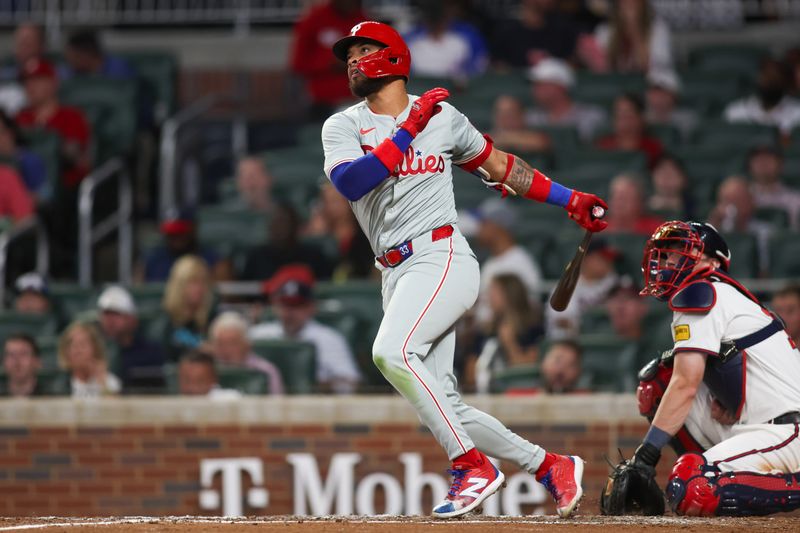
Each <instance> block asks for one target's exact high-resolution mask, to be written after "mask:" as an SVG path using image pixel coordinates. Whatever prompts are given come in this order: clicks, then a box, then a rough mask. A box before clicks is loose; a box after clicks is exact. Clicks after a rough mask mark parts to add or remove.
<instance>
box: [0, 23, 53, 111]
mask: <svg viewBox="0 0 800 533" xmlns="http://www.w3.org/2000/svg"><path fill="white" fill-rule="evenodd" d="M44 53H45V43H44V32H43V31H42V28H41V27H40V26H38V25H36V24H33V23H30V22H23V23H22V24H20V25H19V26H17V29H16V30H15V31H14V50H13V57H12V59H11V60H10V61H9V62H8V63H6V64H5V65H3V66H2V67H1V68H0V109H3V110H4V111H5V112H6V113H8V114H9V115H10V116H14V115H16V114H17V113H19V111H20V110H21V109H22V108H23V107H25V89H24V88H23V87H22V85H21V84H20V80H19V73H20V71H21V70H22V66H23V65H25V63H27V62H28V61H29V60H31V59H42V58H43V57H44Z"/></svg>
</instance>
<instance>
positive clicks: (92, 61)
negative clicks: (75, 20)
mask: <svg viewBox="0 0 800 533" xmlns="http://www.w3.org/2000/svg"><path fill="white" fill-rule="evenodd" d="M64 58H65V59H66V60H67V64H66V65H65V66H64V68H63V69H61V71H60V72H59V77H60V78H61V79H62V80H68V79H71V78H74V77H79V76H97V77H101V78H110V79H117V80H136V70H135V69H134V68H133V67H132V66H131V65H130V64H129V63H128V62H127V61H125V60H124V59H122V58H121V57H117V56H114V55H111V54H109V53H107V52H106V51H105V50H104V49H103V45H102V44H101V42H100V38H99V37H98V35H97V33H96V32H95V31H94V30H89V29H81V30H76V31H74V32H72V33H71V34H70V35H69V37H68V38H67V45H66V47H65V48H64Z"/></svg>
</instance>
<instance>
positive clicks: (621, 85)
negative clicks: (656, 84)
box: [572, 71, 646, 107]
mask: <svg viewBox="0 0 800 533" xmlns="http://www.w3.org/2000/svg"><path fill="white" fill-rule="evenodd" d="M645 87H646V83H645V79H644V76H642V75H641V74H620V73H612V74H596V73H593V72H588V71H582V72H579V73H578V76H577V82H576V83H575V86H574V87H573V89H572V96H573V98H574V99H575V100H577V101H579V102H588V103H593V104H597V105H601V106H603V107H610V106H611V104H612V103H613V102H614V99H615V98H616V97H617V96H619V95H620V94H622V93H636V94H642V93H644V90H645Z"/></svg>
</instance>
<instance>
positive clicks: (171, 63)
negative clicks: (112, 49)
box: [115, 50, 178, 124]
mask: <svg viewBox="0 0 800 533" xmlns="http://www.w3.org/2000/svg"><path fill="white" fill-rule="evenodd" d="M115 54H116V55H118V56H119V57H121V58H123V59H125V60H126V61H128V62H129V63H130V64H131V65H133V67H134V68H135V69H136V72H137V74H138V75H139V78H140V79H141V81H142V85H143V92H144V94H145V95H146V96H147V97H148V100H150V101H151V102H152V103H153V115H154V118H155V120H156V123H158V124H160V123H162V122H164V120H166V119H167V118H168V117H169V116H170V115H172V114H173V113H174V112H175V110H176V109H177V101H178V100H177V96H178V95H177V91H176V87H177V85H178V59H177V58H176V57H175V55H174V54H172V53H171V52H167V51H163V50H162V51H156V50H148V51H123V52H116V53H115Z"/></svg>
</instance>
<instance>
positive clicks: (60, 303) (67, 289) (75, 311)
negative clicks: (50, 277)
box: [49, 283, 97, 320]
mask: <svg viewBox="0 0 800 533" xmlns="http://www.w3.org/2000/svg"><path fill="white" fill-rule="evenodd" d="M49 289H50V295H51V297H52V298H53V300H55V302H57V308H58V311H59V312H60V313H61V315H62V316H64V317H67V318H68V319H70V320H71V319H72V318H74V317H75V316H77V315H79V314H81V313H83V312H85V311H88V310H91V309H95V307H96V305H97V300H96V298H97V294H96V291H95V289H93V288H84V287H81V286H80V285H78V284H76V283H51V284H50V287H49Z"/></svg>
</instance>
